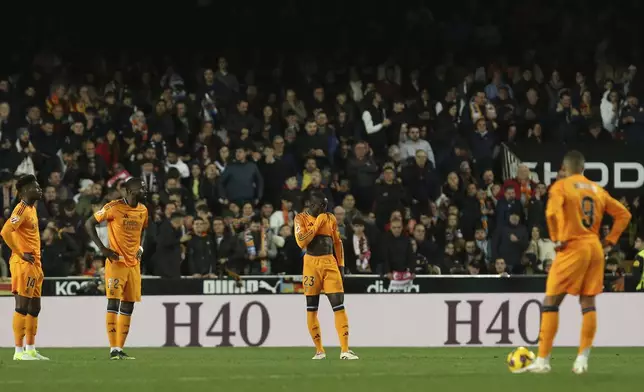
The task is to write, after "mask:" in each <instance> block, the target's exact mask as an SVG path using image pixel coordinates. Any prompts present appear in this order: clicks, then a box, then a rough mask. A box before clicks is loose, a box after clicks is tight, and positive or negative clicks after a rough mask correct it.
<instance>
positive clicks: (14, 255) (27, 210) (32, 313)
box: [0, 175, 49, 361]
mask: <svg viewBox="0 0 644 392" xmlns="http://www.w3.org/2000/svg"><path fill="white" fill-rule="evenodd" d="M16 189H17V190H18V197H19V199H20V202H19V203H18V205H17V206H16V207H15V208H14V209H13V212H12V213H11V217H10V218H9V220H8V221H7V222H5V224H4V226H3V227H2V232H0V235H1V236H2V238H3V239H4V242H5V243H6V244H7V246H8V247H9V248H10V249H11V258H10V259H9V267H10V269H11V292H12V293H13V294H14V296H15V298H16V307H15V312H14V313H13V335H14V338H15V343H16V348H15V353H14V355H13V360H14V361H34V360H36V361H37V360H41V361H42V360H48V359H49V358H47V357H44V356H42V355H40V354H39V353H38V351H36V345H35V344H36V332H37V331H38V315H39V314H40V295H41V292H42V282H43V279H44V274H43V272H42V264H41V258H40V230H39V228H38V216H37V215H36V202H37V201H38V200H40V199H41V198H42V189H40V185H38V181H36V177H34V176H33V175H26V176H23V177H21V178H20V179H18V181H17V182H16ZM25 338H26V339H25ZM24 340H26V343H27V344H26V347H23V343H24Z"/></svg>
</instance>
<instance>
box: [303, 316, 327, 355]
mask: <svg viewBox="0 0 644 392" xmlns="http://www.w3.org/2000/svg"><path fill="white" fill-rule="evenodd" d="M306 325H307V326H308V327H309V334H311V339H313V343H314V344H315V352H316V353H323V352H324V347H322V331H320V322H319V321H318V311H317V309H316V310H308V309H307V312H306Z"/></svg>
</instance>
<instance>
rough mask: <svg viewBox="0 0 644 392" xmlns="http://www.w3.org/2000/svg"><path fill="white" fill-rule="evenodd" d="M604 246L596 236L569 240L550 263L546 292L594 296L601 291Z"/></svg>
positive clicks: (602, 287) (602, 284)
mask: <svg viewBox="0 0 644 392" xmlns="http://www.w3.org/2000/svg"><path fill="white" fill-rule="evenodd" d="M604 263H605V262H604V249H603V248H602V245H601V243H600V242H599V240H597V239H579V240H575V241H571V242H569V243H568V244H567V245H566V247H565V248H564V249H563V250H562V251H560V252H557V255H556V256H555V259H554V260H553V262H552V267H551V268H550V273H548V280H547V282H546V295H548V296H551V295H559V294H570V295H584V296H595V295H597V294H600V293H602V292H603V291H604Z"/></svg>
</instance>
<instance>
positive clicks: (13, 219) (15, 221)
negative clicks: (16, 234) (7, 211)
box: [10, 216, 20, 225]
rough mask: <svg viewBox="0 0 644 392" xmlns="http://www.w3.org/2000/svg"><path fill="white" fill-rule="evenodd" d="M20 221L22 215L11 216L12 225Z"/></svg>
mask: <svg viewBox="0 0 644 392" xmlns="http://www.w3.org/2000/svg"><path fill="white" fill-rule="evenodd" d="M19 221H20V217H19V216H13V217H11V220H10V222H11V224H12V225H15V224H16V223H18V222H19Z"/></svg>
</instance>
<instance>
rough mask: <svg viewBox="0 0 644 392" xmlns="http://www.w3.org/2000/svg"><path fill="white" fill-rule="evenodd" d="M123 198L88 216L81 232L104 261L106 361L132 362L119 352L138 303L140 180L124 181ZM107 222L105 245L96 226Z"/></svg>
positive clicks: (142, 214) (144, 220)
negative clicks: (89, 239)
mask: <svg viewBox="0 0 644 392" xmlns="http://www.w3.org/2000/svg"><path fill="white" fill-rule="evenodd" d="M125 189H126V194H125V197H124V198H123V199H118V200H114V201H111V202H109V203H107V204H105V206H104V207H103V208H102V209H100V210H99V211H97V212H96V213H95V214H94V215H93V216H91V217H90V218H89V219H88V220H87V222H86V223H85V229H86V230H87V233H89V236H90V238H91V239H92V241H94V243H95V244H96V246H98V248H99V249H100V250H101V253H102V254H103V256H105V257H106V259H107V260H106V261H105V282H106V287H105V294H106V295H107V315H106V328H107V336H108V339H109V342H110V359H111V360H121V359H134V358H133V357H130V356H129V355H127V354H126V353H125V352H124V351H123V346H125V340H126V339H127V335H128V333H129V332H130V321H131V319H132V312H133V311H134V303H135V302H141V265H140V262H141V256H142V255H143V247H142V244H143V239H144V237H145V229H146V228H147V226H148V209H147V207H146V206H145V205H144V204H143V202H144V201H145V194H146V188H145V184H144V183H143V181H142V180H141V179H140V178H130V179H129V180H127V181H126V182H125ZM101 222H107V234H108V240H109V243H108V245H107V246H106V245H105V244H103V242H101V240H100V238H98V234H97V233H96V225H98V224H99V223H101Z"/></svg>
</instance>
